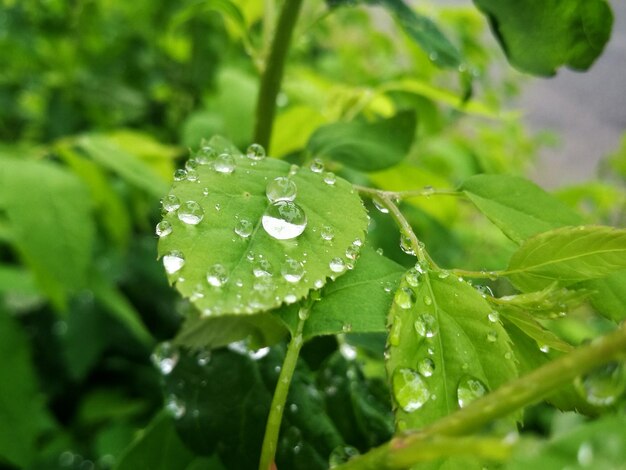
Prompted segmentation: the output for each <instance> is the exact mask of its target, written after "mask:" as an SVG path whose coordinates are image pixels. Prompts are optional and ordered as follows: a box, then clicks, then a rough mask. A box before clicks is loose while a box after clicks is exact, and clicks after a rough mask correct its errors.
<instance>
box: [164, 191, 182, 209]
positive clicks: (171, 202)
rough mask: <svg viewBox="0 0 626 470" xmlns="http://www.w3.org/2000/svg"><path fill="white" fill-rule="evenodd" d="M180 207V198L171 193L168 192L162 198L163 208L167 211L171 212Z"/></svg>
mask: <svg viewBox="0 0 626 470" xmlns="http://www.w3.org/2000/svg"><path fill="white" fill-rule="evenodd" d="M179 207H180V199H178V198H177V197H176V196H174V195H173V194H168V195H167V196H165V197H164V198H163V209H165V210H166V211H167V212H173V211H175V210H176V209H178V208H179Z"/></svg>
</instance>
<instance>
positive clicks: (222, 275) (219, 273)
mask: <svg viewBox="0 0 626 470" xmlns="http://www.w3.org/2000/svg"><path fill="white" fill-rule="evenodd" d="M206 280H207V282H208V283H209V284H210V285H212V286H213V287H222V286H223V285H224V284H226V283H227V282H228V270H227V269H226V268H225V267H224V266H223V265H221V264H219V263H218V264H214V265H213V266H211V267H210V268H209V270H208V271H207V273H206Z"/></svg>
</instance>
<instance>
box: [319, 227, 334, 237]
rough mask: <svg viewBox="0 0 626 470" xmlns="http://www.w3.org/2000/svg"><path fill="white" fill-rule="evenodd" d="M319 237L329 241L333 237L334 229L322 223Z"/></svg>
mask: <svg viewBox="0 0 626 470" xmlns="http://www.w3.org/2000/svg"><path fill="white" fill-rule="evenodd" d="M320 235H321V237H322V238H323V239H324V240H326V241H331V240H332V239H333V238H335V230H334V229H333V228H332V227H331V226H330V225H324V226H323V227H322V230H321V232H320Z"/></svg>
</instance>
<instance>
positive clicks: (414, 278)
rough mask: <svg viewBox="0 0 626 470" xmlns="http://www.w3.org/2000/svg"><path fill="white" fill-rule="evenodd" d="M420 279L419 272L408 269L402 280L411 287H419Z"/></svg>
mask: <svg viewBox="0 0 626 470" xmlns="http://www.w3.org/2000/svg"><path fill="white" fill-rule="evenodd" d="M421 277H422V273H421V272H419V271H418V270H417V269H415V268H411V269H409V270H408V271H407V272H406V274H405V275H404V279H405V280H406V283H407V284H408V285H410V286H411V287H417V286H419V283H420V279H421Z"/></svg>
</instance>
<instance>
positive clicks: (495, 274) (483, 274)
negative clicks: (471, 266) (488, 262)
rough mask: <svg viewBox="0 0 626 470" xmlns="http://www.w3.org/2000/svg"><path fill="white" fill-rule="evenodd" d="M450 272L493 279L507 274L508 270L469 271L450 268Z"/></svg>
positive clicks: (460, 275) (463, 275)
mask: <svg viewBox="0 0 626 470" xmlns="http://www.w3.org/2000/svg"><path fill="white" fill-rule="evenodd" d="M449 272H451V273H452V274H454V275H455V276H459V277H471V278H477V279H491V280H492V281H494V280H495V279H496V278H498V277H501V276H504V275H505V274H506V271H468V270H465V269H450V270H449Z"/></svg>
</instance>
